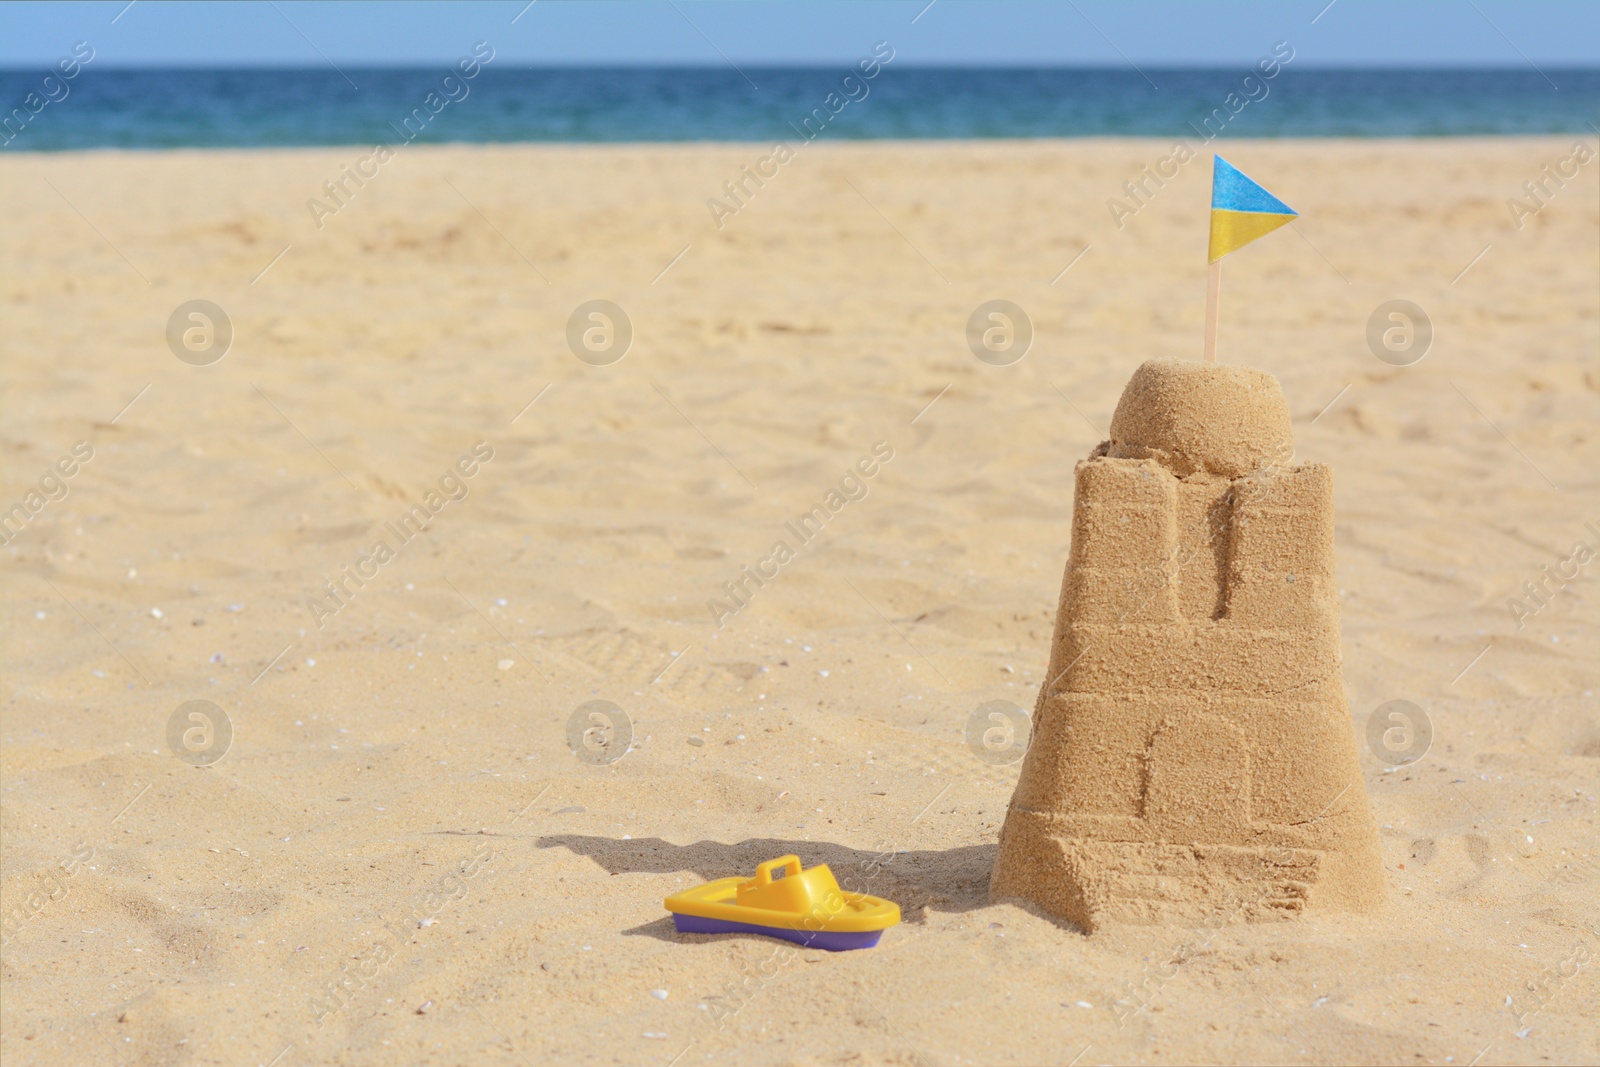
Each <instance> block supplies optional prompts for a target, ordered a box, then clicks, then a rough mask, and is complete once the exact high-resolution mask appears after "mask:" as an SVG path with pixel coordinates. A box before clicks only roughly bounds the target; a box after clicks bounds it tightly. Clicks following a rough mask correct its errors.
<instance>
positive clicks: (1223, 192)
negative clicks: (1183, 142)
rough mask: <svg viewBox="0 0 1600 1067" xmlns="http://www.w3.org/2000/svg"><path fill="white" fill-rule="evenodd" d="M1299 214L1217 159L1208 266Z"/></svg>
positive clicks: (1241, 172) (1213, 185)
mask: <svg viewBox="0 0 1600 1067" xmlns="http://www.w3.org/2000/svg"><path fill="white" fill-rule="evenodd" d="M1299 214H1300V213H1299V212H1298V211H1296V210H1295V209H1294V208H1292V207H1290V206H1289V205H1288V204H1285V203H1284V202H1283V201H1282V200H1279V199H1278V198H1277V197H1275V196H1273V195H1272V194H1271V193H1269V192H1267V191H1266V190H1265V189H1263V188H1261V186H1259V185H1257V184H1256V183H1255V182H1253V181H1251V180H1250V179H1249V178H1247V177H1245V174H1244V172H1243V171H1242V170H1240V169H1239V168H1238V167H1235V166H1234V165H1233V164H1232V163H1229V162H1228V161H1227V160H1226V159H1223V158H1222V157H1221V156H1217V157H1216V164H1215V166H1214V168H1213V170H1212V172H1211V247H1210V249H1209V250H1208V251H1207V253H1206V256H1207V258H1206V262H1207V263H1215V262H1216V261H1217V260H1219V259H1221V258H1222V257H1223V256H1225V255H1227V254H1228V253H1229V252H1232V251H1233V250H1234V249H1236V248H1243V247H1244V246H1245V245H1247V244H1249V243H1250V242H1251V241H1254V240H1255V239H1256V238H1257V237H1264V236H1266V235H1267V234H1269V233H1271V232H1272V231H1273V230H1276V229H1277V228H1278V227H1279V226H1282V225H1284V224H1286V223H1288V222H1291V221H1293V220H1294V219H1295V218H1297V217H1298V216H1299Z"/></svg>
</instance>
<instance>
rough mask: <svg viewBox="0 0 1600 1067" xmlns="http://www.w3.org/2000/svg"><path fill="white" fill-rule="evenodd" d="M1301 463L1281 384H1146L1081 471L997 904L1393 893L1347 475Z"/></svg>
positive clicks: (1175, 378)
mask: <svg viewBox="0 0 1600 1067" xmlns="http://www.w3.org/2000/svg"><path fill="white" fill-rule="evenodd" d="M1293 451H1294V445H1293V435H1292V433H1291V431H1290V428H1289V411H1288V406H1287V404H1286V403H1285V401H1284V398H1283V391H1282V390H1281V389H1280V388H1279V386H1278V382H1277V380H1276V379H1275V378H1273V377H1272V376H1271V375H1269V374H1264V373H1262V372H1260V371H1255V370H1250V369H1248V368H1245V367H1236V366H1227V365H1219V364H1215V363H1195V362H1181V361H1177V360H1151V361H1150V362H1148V363H1145V364H1144V365H1143V366H1141V367H1140V368H1139V369H1138V370H1137V371H1135V372H1134V375H1133V378H1132V379H1131V380H1130V381H1129V382H1128V385H1127V388H1126V389H1125V390H1124V391H1123V394H1122V399H1121V401H1120V402H1119V403H1118V405H1117V410H1116V414H1115V415H1114V416H1113V418H1112V421H1111V440H1110V441H1108V442H1105V443H1104V444H1101V445H1100V446H1099V447H1098V448H1097V449H1095V451H1094V452H1093V453H1092V454H1091V455H1090V457H1089V458H1088V459H1086V460H1083V461H1081V462H1080V463H1079V464H1078V467H1077V500H1076V503H1075V506H1074V509H1073V525H1072V550H1071V555H1070V557H1069V559H1068V563H1067V570H1066V576H1065V578H1064V579H1063V582H1062V588H1061V602H1060V609H1059V611H1058V613H1057V616H1056V627H1055V639H1054V642H1053V645H1052V647H1051V653H1050V670H1049V672H1048V674H1047V676H1046V678H1047V680H1046V683H1045V685H1044V687H1043V688H1042V689H1041V690H1040V692H1039V701H1038V704H1037V706H1036V708H1035V711H1034V717H1033V738H1032V742H1031V744H1030V746H1029V748H1028V753H1027V756H1026V758H1025V759H1024V761H1023V764H1022V773H1021V777H1020V778H1019V780H1018V782H1017V789H1016V793H1015V794H1014V795H1013V796H1012V798H1011V807H1010V810H1009V811H1008V812H1007V814H1006V822H1005V826H1004V828H1003V830H1002V831H1001V834H1000V850H999V858H998V860H997V862H996V864H995V870H994V876H993V881H992V884H991V896H992V897H993V898H994V899H995V900H997V901H998V900H1002V899H1006V898H1021V899H1024V900H1028V901H1031V902H1033V903H1035V904H1037V905H1038V906H1039V907H1041V908H1043V909H1044V910H1046V911H1048V912H1050V913H1052V914H1054V915H1058V916H1060V917H1062V918H1065V919H1067V920H1069V921H1071V922H1073V923H1076V924H1078V925H1079V926H1081V927H1083V928H1084V929H1085V930H1091V931H1092V930H1094V929H1095V928H1097V927H1099V926H1100V925H1102V924H1103V923H1106V922H1188V921H1212V922H1226V921H1231V920H1241V919H1242V920H1252V921H1254V920H1263V919H1270V918H1275V917H1286V916H1290V915H1293V914H1295V913H1298V912H1300V911H1301V910H1303V909H1305V908H1307V907H1318V908H1321V907H1333V908H1344V909H1360V908H1366V907H1371V906H1374V905H1376V904H1377V903H1378V902H1380V901H1381V899H1382V895H1383V872H1382V867H1381V861H1380V857H1379V851H1378V841H1377V833H1376V830H1375V827H1374V825H1373V821H1372V813H1371V810H1370V809H1369V808H1368V805H1367V795H1366V790H1365V787H1364V786H1363V784H1362V780H1361V768H1360V764H1359V761H1358V759H1357V755H1356V742H1355V734H1354V731H1353V730H1352V728H1351V722H1350V715H1349V710H1348V706H1347V702H1346V699H1345V694H1344V685H1343V681H1342V679H1341V677H1340V673H1339V664H1340V652H1339V610H1338V601H1337V599H1336V590H1337V587H1336V585H1335V581H1334V567H1333V481H1332V474H1331V472H1330V470H1329V468H1328V467H1326V466H1324V465H1322V464H1318V463H1295V462H1292V455H1293Z"/></svg>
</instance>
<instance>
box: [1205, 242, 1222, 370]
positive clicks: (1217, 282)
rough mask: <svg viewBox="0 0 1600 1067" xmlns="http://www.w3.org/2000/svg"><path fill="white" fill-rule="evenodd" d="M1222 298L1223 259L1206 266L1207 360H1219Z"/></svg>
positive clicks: (1211, 361)
mask: <svg viewBox="0 0 1600 1067" xmlns="http://www.w3.org/2000/svg"><path fill="white" fill-rule="evenodd" d="M1221 298H1222V260H1220V259H1219V260H1216V261H1215V262H1214V263H1212V264H1211V265H1210V266H1208V267H1207V268H1206V362H1207V363H1215V362H1216V361H1217V302H1218V301H1219V300H1220V299H1221Z"/></svg>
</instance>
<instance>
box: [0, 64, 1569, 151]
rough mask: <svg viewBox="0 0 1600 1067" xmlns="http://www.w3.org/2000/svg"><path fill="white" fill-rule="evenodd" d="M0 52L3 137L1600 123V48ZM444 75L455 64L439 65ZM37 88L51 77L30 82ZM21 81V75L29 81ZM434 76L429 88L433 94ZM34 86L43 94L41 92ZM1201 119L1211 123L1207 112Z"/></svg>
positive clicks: (1329, 133) (1410, 128) (983, 133)
mask: <svg viewBox="0 0 1600 1067" xmlns="http://www.w3.org/2000/svg"><path fill="white" fill-rule="evenodd" d="M51 73H52V72H51V71H49V70H47V69H45V68H40V69H39V70H16V69H11V70H4V71H0V107H4V108H5V109H6V110H5V115H6V116H7V118H6V119H5V120H4V125H5V132H4V133H3V134H0V142H3V144H4V147H3V149H0V151H11V152H16V151H33V152H59V151H68V150H78V149H104V148H116V149H162V148H255V147H269V146H296V145H370V144H377V143H379V142H383V143H389V144H393V143H395V141H396V140H397V139H398V140H405V141H413V140H414V141H416V142H419V143H426V142H433V143H438V144H450V143H472V144H488V143H513V142H541V141H561V142H629V141H750V142H766V143H771V142H775V141H786V142H792V141H794V140H796V139H797V138H798V139H803V140H812V139H823V138H826V139H836V140H840V141H856V140H874V139H958V138H960V139H965V138H1045V137H1051V138H1059V137H1123V136H1139V137H1161V138H1168V137H1170V138H1179V137H1183V138H1186V139H1189V140H1194V139H1195V138H1196V137H1197V136H1199V137H1202V138H1203V137H1205V135H1206V131H1210V132H1211V133H1213V134H1217V135H1220V136H1222V137H1224V138H1227V137H1361V138H1372V137H1461V136H1507V135H1520V134H1572V135H1575V136H1578V137H1588V138H1594V137H1595V136H1596V135H1597V133H1600V127H1597V123H1600V67H1595V68H1585V69H1555V68H1543V69H1536V68H1533V67H1531V66H1530V67H1527V68H1523V69H1495V70H1445V69H1428V70H1395V69H1384V70H1352V69H1337V70H1335V69H1315V68H1304V67H1302V68H1296V67H1294V66H1293V65H1292V64H1291V65H1288V66H1283V67H1281V68H1280V69H1278V70H1277V71H1276V72H1275V75H1274V76H1273V77H1271V78H1264V77H1263V76H1262V72H1261V71H1259V70H1256V69H1254V68H1250V67H1240V68H1238V69H1206V70H1191V69H1160V68H1150V67H1146V68H1143V69H1142V70H1135V69H1132V68H1128V67H1122V68H1118V69H1106V70H1097V69H1086V68H1071V69H1062V68H1052V69H1019V68H1015V67H1006V68H993V69H986V68H975V67H963V68H931V67H920V68H919V67H911V66H896V65H894V64H893V63H890V64H888V65H885V66H882V67H881V68H880V69H879V70H877V71H876V74H875V76H874V77H872V78H870V79H866V78H862V77H861V76H860V72H859V71H855V70H853V69H852V68H851V67H849V66H844V65H841V66H840V67H838V68H829V67H815V68H810V67H808V68H777V67H745V68H743V69H742V70H741V69H735V68H732V67H726V68H702V67H695V68H638V67H628V68H556V67H541V68H526V67H516V66H510V65H500V66H497V65H494V64H492V63H491V64H489V65H487V66H484V67H482V68H481V69H480V70H479V71H478V72H477V74H476V76H475V77H473V78H471V79H462V78H461V77H460V72H459V71H452V69H451V68H449V67H446V66H440V67H439V68H437V69H433V68H410V69H402V70H396V69H375V68H357V67H345V68H342V69H334V68H331V67H324V68H321V69H294V70H277V69H231V70H194V69H184V70H153V69H138V70H134V69H113V68H96V67H94V66H93V65H92V64H91V65H86V66H83V67H82V68H81V69H80V70H79V71H78V73H77V76H76V77H75V78H73V79H71V80H70V81H67V82H65V83H63V82H61V81H60V80H59V79H56V80H55V81H52V82H49V83H46V81H45V79H46V76H47V75H50V74H51ZM452 79H453V80H452ZM46 90H48V91H46ZM30 94H33V95H31V96H30ZM430 94H431V95H430ZM41 101H42V103H41ZM1208 120H1209V125H1208V124H1207V122H1208Z"/></svg>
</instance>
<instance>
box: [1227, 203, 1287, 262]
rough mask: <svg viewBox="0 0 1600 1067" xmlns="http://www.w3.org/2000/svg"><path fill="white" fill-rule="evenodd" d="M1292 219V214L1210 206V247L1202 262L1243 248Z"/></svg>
mask: <svg viewBox="0 0 1600 1067" xmlns="http://www.w3.org/2000/svg"><path fill="white" fill-rule="evenodd" d="M1294 219H1295V216H1293V215H1277V214H1268V213H1266V212H1264V211H1227V210H1224V209H1213V210H1212V212H1211V247H1210V249H1209V250H1208V251H1207V253H1206V257H1207V258H1206V262H1207V263H1215V262H1216V261H1217V260H1219V259H1221V258H1222V257H1223V256H1225V255H1227V254H1228V253H1229V252H1232V251H1233V250H1235V249H1237V248H1243V247H1244V246H1245V245H1247V244H1249V243H1250V242H1251V241H1254V240H1255V239H1256V238H1257V237H1263V236H1265V235H1266V234H1269V233H1271V232H1272V231H1273V230H1276V229H1277V228H1278V227H1279V226H1282V225H1284V224H1285V223H1289V222H1293V221H1294Z"/></svg>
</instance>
